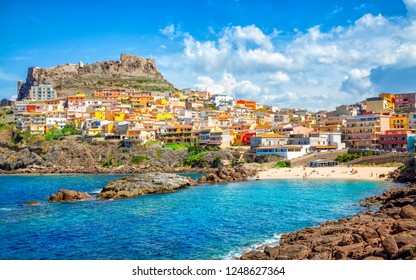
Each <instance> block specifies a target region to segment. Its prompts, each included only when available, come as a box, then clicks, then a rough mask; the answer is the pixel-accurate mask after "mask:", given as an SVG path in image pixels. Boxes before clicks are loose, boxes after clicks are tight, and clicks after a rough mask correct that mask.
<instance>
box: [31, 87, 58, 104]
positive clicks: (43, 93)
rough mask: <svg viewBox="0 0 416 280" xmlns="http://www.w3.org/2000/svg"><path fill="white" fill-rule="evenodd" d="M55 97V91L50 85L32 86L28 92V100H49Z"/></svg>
mask: <svg viewBox="0 0 416 280" xmlns="http://www.w3.org/2000/svg"><path fill="white" fill-rule="evenodd" d="M56 97H57V95H56V91H55V90H54V88H53V86H52V85H38V86H32V87H31V88H30V91H29V98H30V100H51V99H56Z"/></svg>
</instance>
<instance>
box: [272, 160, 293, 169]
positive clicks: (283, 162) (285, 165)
mask: <svg viewBox="0 0 416 280" xmlns="http://www.w3.org/2000/svg"><path fill="white" fill-rule="evenodd" d="M288 166H290V164H289V162H286V161H284V160H282V161H279V162H278V163H276V164H275V165H274V166H273V167H274V168H284V167H288Z"/></svg>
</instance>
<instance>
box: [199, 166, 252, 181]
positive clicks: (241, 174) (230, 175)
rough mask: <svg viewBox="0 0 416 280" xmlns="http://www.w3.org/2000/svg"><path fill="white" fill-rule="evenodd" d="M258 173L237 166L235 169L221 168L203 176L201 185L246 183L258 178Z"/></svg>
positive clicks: (200, 179)
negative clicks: (245, 181)
mask: <svg viewBox="0 0 416 280" xmlns="http://www.w3.org/2000/svg"><path fill="white" fill-rule="evenodd" d="M256 173H257V172H256V171H255V170H251V169H247V168H244V167H242V166H237V167H235V168H228V167H221V168H218V169H217V170H216V171H214V172H211V173H208V175H207V176H201V178H199V180H198V182H199V183H223V182H232V181H244V180H248V179H250V178H251V177H254V176H256Z"/></svg>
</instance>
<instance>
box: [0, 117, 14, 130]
mask: <svg viewBox="0 0 416 280" xmlns="http://www.w3.org/2000/svg"><path fill="white" fill-rule="evenodd" d="M8 127H11V124H10V123H9V122H8V121H7V120H3V119H0V130H3V129H6V128H8Z"/></svg>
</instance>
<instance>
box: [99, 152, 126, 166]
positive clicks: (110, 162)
mask: <svg viewBox="0 0 416 280" xmlns="http://www.w3.org/2000/svg"><path fill="white" fill-rule="evenodd" d="M100 165H101V166H102V167H104V168H108V167H111V166H114V167H117V166H120V165H122V162H121V161H119V160H117V161H116V162H115V163H113V155H109V156H108V157H107V159H106V160H104V161H103V162H101V163H100Z"/></svg>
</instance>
